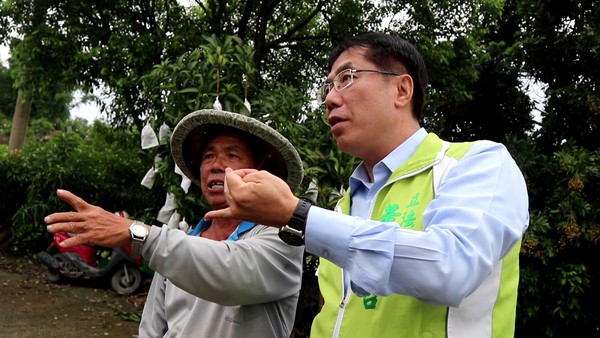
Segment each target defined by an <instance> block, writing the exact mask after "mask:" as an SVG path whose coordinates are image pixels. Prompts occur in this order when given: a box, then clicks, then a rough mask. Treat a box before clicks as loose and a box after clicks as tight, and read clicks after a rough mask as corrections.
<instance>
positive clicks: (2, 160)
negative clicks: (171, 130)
mask: <svg viewBox="0 0 600 338" xmlns="http://www.w3.org/2000/svg"><path fill="white" fill-rule="evenodd" d="M64 129H65V130H70V131H68V132H61V131H57V132H52V133H50V134H43V135H46V136H45V137H44V138H42V139H35V138H33V137H31V138H30V142H28V143H27V145H26V148H25V149H24V151H23V152H22V153H9V152H8V151H7V148H5V147H2V148H0V182H1V183H0V189H2V191H3V196H4V198H2V199H1V203H0V224H2V225H4V224H11V228H12V236H11V241H10V243H9V246H8V249H9V250H11V251H14V252H20V253H22V254H26V255H33V254H35V253H37V252H39V251H40V250H42V249H44V248H45V247H46V246H47V245H48V243H49V242H50V239H51V237H49V235H48V234H47V233H46V232H45V231H44V228H45V226H44V224H45V223H44V217H45V216H46V215H48V214H50V213H52V212H57V211H70V210H72V209H71V207H70V206H69V205H67V204H65V203H64V202H62V201H60V200H59V199H58V197H56V194H55V192H56V189H67V190H70V191H72V192H73V193H75V194H77V195H79V196H81V197H82V198H84V199H86V200H87V201H89V202H90V203H93V204H98V205H102V206H103V207H104V208H105V209H106V210H111V211H121V210H125V211H128V212H130V213H131V214H132V217H138V218H140V219H142V220H146V221H148V222H149V223H151V222H152V221H153V220H154V214H155V212H156V210H157V208H158V207H160V206H159V205H158V204H159V203H160V202H159V199H158V198H157V197H158V196H157V195H156V194H157V193H158V192H160V189H158V190H156V191H149V190H148V189H146V188H144V187H142V186H141V185H140V184H139V182H140V179H141V177H143V175H144V173H145V171H146V170H147V167H149V166H150V165H151V163H148V164H144V162H143V161H141V160H140V159H141V158H140V156H139V155H140V154H139V138H138V136H137V135H136V133H135V132H125V131H123V132H115V131H114V130H113V129H112V128H111V127H109V126H108V125H106V124H103V123H101V122H99V121H98V122H96V123H95V124H94V125H93V126H91V127H90V126H87V125H86V124H85V123H83V122H82V121H73V122H70V123H68V124H67V125H65V126H64ZM161 195H163V196H161V197H163V198H164V190H162V194H161ZM146 210H148V211H149V212H152V214H148V213H147V212H146Z"/></svg>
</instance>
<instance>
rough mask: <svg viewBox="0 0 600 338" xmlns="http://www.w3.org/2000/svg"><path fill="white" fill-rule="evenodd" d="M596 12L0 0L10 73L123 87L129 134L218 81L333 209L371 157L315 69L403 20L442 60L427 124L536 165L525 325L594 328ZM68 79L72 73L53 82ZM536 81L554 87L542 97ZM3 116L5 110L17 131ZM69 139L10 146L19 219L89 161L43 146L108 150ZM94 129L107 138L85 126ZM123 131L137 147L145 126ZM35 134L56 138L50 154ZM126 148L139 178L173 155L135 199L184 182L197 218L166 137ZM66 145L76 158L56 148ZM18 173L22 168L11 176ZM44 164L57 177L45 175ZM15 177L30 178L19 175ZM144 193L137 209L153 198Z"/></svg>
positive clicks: (189, 209) (185, 206) (525, 268)
mask: <svg viewBox="0 0 600 338" xmlns="http://www.w3.org/2000/svg"><path fill="white" fill-rule="evenodd" d="M598 17H600V6H599V4H598V2H597V1H594V0H585V1H577V2H575V1H566V2H564V1H563V2H560V1H556V0H506V1H501V0H477V1H463V0H461V1H435V2H432V1H427V0H411V1H403V2H398V1H387V0H382V1H355V0H336V1H329V2H322V1H318V0H306V1H301V2H278V1H268V0H261V1H246V2H242V1H197V2H195V3H194V4H193V5H192V6H189V7H184V6H182V5H180V4H179V3H178V2H177V1H175V0H156V1H152V2H147V1H142V0H139V1H125V0H119V1H96V2H94V3H93V4H87V3H81V2H76V1H71V0H67V1H64V0H63V1H53V0H44V1H37V0H36V1H29V2H24V1H16V0H9V1H4V2H3V3H2V5H0V40H2V41H5V42H10V45H11V54H12V59H11V74H12V78H13V79H15V80H14V81H15V84H17V87H18V88H19V89H28V88H29V89H31V93H32V95H34V96H36V95H37V97H42V95H43V94H44V93H49V92H50V91H49V89H52V88H58V89H62V91H65V90H64V89H65V88H66V89H69V88H76V87H82V88H84V89H90V88H92V87H94V86H98V85H102V86H103V88H105V89H106V90H107V91H108V92H109V93H110V94H111V97H112V100H110V101H108V102H105V106H104V108H105V110H104V112H105V114H106V115H107V116H108V117H109V118H110V122H111V124H112V125H113V126H115V127H117V128H125V129H126V130H129V132H130V134H127V133H126V134H127V135H130V137H131V138H132V139H135V136H134V135H135V132H136V130H139V129H140V128H141V127H142V126H143V125H144V124H146V123H149V124H151V125H152V126H153V127H154V128H155V129H156V130H157V129H158V128H159V127H160V125H161V124H163V123H166V124H168V125H170V126H171V127H173V126H174V124H175V123H176V121H177V120H178V119H180V118H181V117H182V116H183V115H185V114H186V113H188V112H190V111H193V110H195V109H199V108H209V107H212V105H213V103H214V101H215V100H216V99H217V97H218V98H219V100H220V102H221V103H222V104H223V108H224V109H228V110H232V111H237V112H241V113H244V114H249V115H252V116H254V117H257V118H259V119H261V120H263V121H265V122H266V123H268V124H270V125H271V126H273V127H274V128H276V129H277V130H279V131H280V132H281V133H282V134H283V135H285V136H287V137H288V138H289V139H290V140H291V141H292V142H293V143H294V144H295V145H296V146H297V148H298V151H299V152H300V154H301V156H302V158H303V161H304V165H305V169H306V174H307V175H306V176H307V178H306V180H305V182H304V184H303V186H302V189H301V190H300V191H298V194H305V195H310V196H313V197H314V195H312V192H313V191H312V190H311V189H309V188H313V187H316V189H317V192H318V194H317V202H318V203H319V204H320V205H322V206H325V207H332V206H333V204H334V203H335V201H336V200H337V198H338V197H339V193H340V190H343V188H344V186H345V185H346V181H347V178H348V176H349V175H350V173H351V171H352V169H353V167H354V166H355V165H356V164H357V162H356V160H355V159H352V158H350V157H349V156H347V155H345V154H342V153H340V152H339V151H338V150H337V148H336V147H335V144H334V142H333V140H332V138H331V137H330V136H329V131H328V128H327V125H326V124H325V123H324V122H323V119H322V116H321V113H322V111H321V109H320V108H319V107H315V105H314V103H313V102H312V97H311V94H312V91H313V90H314V88H315V84H316V83H318V82H320V81H322V80H323V78H324V75H325V74H324V73H325V68H324V67H325V64H326V63H325V60H326V55H327V52H328V51H329V49H330V48H331V46H332V45H333V44H335V42H336V41H338V39H340V38H341V37H344V36H347V35H351V34H355V33H359V32H364V31H366V30H384V31H388V32H392V33H396V34H400V35H402V36H404V37H406V38H407V39H408V40H410V41H412V42H414V43H415V44H416V45H417V47H418V48H419V49H420V50H421V51H422V53H423V55H424V57H425V59H426V62H427V64H428V68H429V69H428V70H429V76H430V87H429V96H428V100H427V116H426V118H425V120H424V121H423V122H424V125H425V126H426V128H427V129H428V130H430V131H434V132H436V133H438V134H439V135H440V136H442V137H444V138H446V139H449V140H473V139H480V138H486V139H491V140H494V141H499V142H504V143H505V144H506V145H507V146H508V147H509V149H510V150H511V152H512V153H513V155H514V156H515V158H516V160H517V163H518V164H519V166H520V167H521V168H522V170H523V172H524V173H525V176H526V179H527V184H528V187H529V194H530V214H531V223H530V227H529V229H528V231H527V232H526V234H525V237H524V239H523V245H522V252H521V267H522V268H521V284H520V295H519V302H518V319H517V332H516V336H517V337H529V336H547V337H561V336H566V335H569V336H571V335H573V336H585V337H597V336H599V335H600V331H599V327H600V325H599V324H598V323H599V322H600V311H599V310H598V308H597V307H596V306H595V305H596V302H597V300H598V299H599V298H598V291H596V290H597V289H598V287H597V286H598V283H599V282H600V275H599V274H600V269H599V267H598V263H597V262H596V260H595V257H596V256H597V255H598V249H599V245H600V244H599V233H600V226H599V224H598V223H599V218H600V215H599V211H598V210H600V196H599V194H600V189H599V188H600V187H598V182H599V180H598V176H599V170H600V166H599V163H598V156H599V153H598V148H599V145H600V144H599V142H600V141H598V138H597V135H598V127H599V122H600V95H599V94H598V87H599V85H600V68H598V67H596V65H597V64H598V62H599V61H600V49H599V48H598V46H600V21H599V20H597V18H598ZM49 64H51V65H52V67H48V65H49ZM3 74H4V73H2V72H0V75H1V76H3V77H6V76H5V75H3ZM55 83H60V86H54V87H53V86H52V84H55ZM0 84H1V83H0ZM20 84H23V86H22V87H21V86H20ZM25 84H26V86H25ZM0 88H2V87H0ZM34 89H35V90H34ZM0 90H2V89H0ZM3 91H4V90H3ZM59 92H60V91H59ZM532 92H539V93H541V95H542V99H536V98H535V97H532V95H531V93H532ZM13 95H14V93H13ZM245 99H247V100H248V101H249V102H250V104H251V109H250V110H248V109H247V108H246V106H245V105H244V100H245ZM13 101H14V99H13ZM5 102H6V103H5ZM34 102H35V100H34ZM0 103H1V104H2V107H3V106H4V105H5V104H7V103H8V104H10V99H6V100H5V96H3V95H2V93H0ZM2 109H4V108H2ZM53 123H54V122H53ZM4 124H5V122H3V120H2V119H1V118H0V125H1V126H2V128H3V129H5V128H6V127H5V126H4ZM38 124H40V126H39V127H36V128H37V129H43V130H46V129H44V128H43V127H44V126H47V124H45V123H38ZM132 125H134V126H135V127H130V126H132ZM30 127H31V126H30ZM94 128H95V126H94ZM69 137H73V136H61V138H65V140H63V141H62V142H65V143H62V145H63V146H65V147H66V148H65V149H62V148H60V150H61V151H62V152H64V153H65V154H63V155H60V153H59V154H57V155H53V154H51V152H52V151H57V148H56V147H52V146H50V144H51V143H53V142H58V141H57V140H55V139H56V137H53V138H51V139H49V140H48V141H43V142H42V143H41V145H32V144H31V143H30V144H29V146H28V147H29V148H27V149H25V150H24V152H23V155H22V157H21V159H22V160H16V159H15V158H13V157H10V156H4V157H3V158H2V163H1V165H3V167H2V168H1V169H2V170H1V171H0V175H2V180H0V182H2V183H3V184H9V186H8V187H7V189H8V190H6V191H11V192H12V193H13V194H15V198H14V199H13V198H11V199H10V201H2V203H3V204H2V205H3V206H4V205H6V207H5V209H6V210H10V212H7V213H6V214H3V216H4V217H6V218H9V219H10V220H11V221H12V222H13V226H14V227H18V226H21V224H23V223H27V222H29V224H36V223H37V222H39V217H41V213H43V212H45V211H44V210H42V208H48V209H47V210H50V209H53V208H58V207H59V206H58V205H56V204H53V205H50V204H49V203H55V202H57V201H53V200H52V197H51V196H52V190H53V189H55V188H56V187H57V186H56V185H57V184H58V183H56V182H55V181H56V180H57V179H59V178H61V177H63V178H64V177H67V176H64V175H66V174H65V173H69V175H76V174H78V173H77V172H76V171H75V170H73V169H65V168H63V169H60V168H61V166H60V165H53V166H52V167H50V166H48V165H46V166H45V167H44V171H46V170H47V171H48V175H46V176H44V175H41V174H38V175H37V176H36V175H35V174H34V173H32V172H31V170H33V169H32V165H33V163H36V164H37V165H39V163H40V162H35V161H34V160H33V159H30V158H29V156H33V155H30V153H32V154H35V156H37V157H40V158H41V157H48V159H47V160H45V161H46V163H52V164H57V163H59V162H60V163H63V166H66V167H67V168H68V166H69V164H68V163H67V162H72V161H75V159H73V158H70V157H69V156H81V157H83V156H87V155H89V154H88V152H91V153H93V152H92V151H91V150H90V151H88V150H89V149H88V148H85V149H86V151H83V152H82V153H80V154H79V155H76V154H77V153H73V154H70V153H69V151H67V148H69V149H70V148H73V149H76V148H77V146H76V144H79V141H77V142H75V141H73V140H71V141H69ZM67 141H69V142H71V143H69V142H67ZM130 141H131V140H130ZM80 142H81V143H82V144H88V142H92V141H90V140H87V139H86V138H85V137H81V139H80ZM120 143H121V147H123V145H128V144H133V141H131V142H120ZM37 147H39V149H42V148H43V149H44V150H45V151H48V152H50V153H49V154H46V155H42V152H43V151H42V150H36V149H38V148H37ZM119 148H120V147H119V146H116V145H114V147H113V146H110V147H106V149H107V151H106V152H114V153H115V154H118V155H119V156H126V161H131V162H136V161H137V162H139V163H144V164H142V165H139V168H138V169H139V170H140V172H139V173H138V174H137V179H136V180H139V179H140V178H141V176H143V173H144V172H145V170H146V169H147V168H148V166H149V165H150V164H151V163H152V162H153V159H154V157H155V156H156V155H160V156H161V157H162V158H163V161H162V162H160V164H158V166H159V169H160V170H159V177H158V180H159V184H158V185H157V188H155V189H156V190H152V191H151V192H149V191H145V190H143V189H142V190H143V192H142V193H141V194H139V195H137V196H136V195H135V194H136V193H138V191H132V190H133V189H137V188H138V186H137V183H135V184H134V185H132V186H130V187H127V189H132V190H121V193H122V194H123V196H125V195H127V196H130V197H131V198H132V199H131V200H128V201H129V202H128V203H130V205H133V204H135V203H134V202H133V199H137V200H138V201H143V202H145V205H146V207H147V208H148V209H152V206H156V205H157V204H158V205H160V204H162V203H163V201H164V192H165V191H171V192H173V193H174V194H176V195H177V199H178V202H179V203H180V208H181V210H182V212H183V213H184V216H185V217H186V218H187V219H188V220H196V219H198V218H199V217H200V215H201V214H202V212H203V210H202V205H203V204H202V200H201V198H200V196H199V194H198V191H197V190H195V189H194V187H192V188H191V189H190V192H189V193H188V194H185V193H184V192H183V191H182V189H181V188H180V187H179V183H180V177H179V176H178V175H176V174H174V173H173V163H172V160H171V159H170V156H169V149H168V146H161V147H158V148H155V149H152V150H148V151H142V152H140V151H139V146H137V145H136V146H133V145H132V146H131V148H128V149H130V150H129V151H130V153H126V154H125V153H119ZM125 148H127V147H125ZM134 149H137V150H134ZM67 153H69V154H67ZM84 153H85V154H84ZM133 154H135V155H133ZM67 155H68V156H67ZM54 156H56V157H58V158H60V159H63V160H66V161H63V162H61V161H59V160H54V161H53V160H51V158H53V157H54ZM90 156H92V155H90ZM94 156H100V155H99V154H96V155H94ZM103 156H104V155H103ZM106 156H108V155H106ZM67 159H68V160H67ZM97 160H98V161H97V162H96V161H91V160H85V159H82V160H81V161H82V162H80V164H79V165H80V166H81V165H84V164H91V163H92V162H93V163H97V164H98V165H99V164H100V163H102V164H103V165H105V166H106V167H107V168H114V167H111V166H110V165H109V163H113V162H112V161H110V160H108V159H107V160H106V161H104V162H103V160H102V158H98V159H97ZM128 164H129V165H128V167H132V168H133V167H136V165H135V163H128ZM55 167H56V168H55ZM36 168H38V167H36ZM121 168H122V167H121ZM38 170H39V169H38ZM114 170H122V169H117V168H115V169H114ZM22 171H23V172H22ZM85 171H90V175H92V174H91V173H92V172H94V170H91V169H86V170H85ZM9 173H10V175H11V176H10V177H9V179H10V181H4V180H3V178H4V176H6V175H8V174H9ZM79 174H80V173H79ZM119 175H120V174H119ZM119 175H114V174H113V176H119ZM40 176H41V177H40ZM131 176H134V175H133V173H131ZM34 177H35V179H36V180H42V182H32V181H31V180H32V179H33V178H34ZM123 177H128V175H124V176H123ZM46 178H47V180H45V181H44V179H46ZM113 179H114V181H112V180H113ZM91 180H97V181H94V182H93V183H92V182H91ZM102 180H106V185H108V186H110V185H111V184H112V187H113V189H117V188H115V186H116V185H118V184H117V183H110V182H116V181H117V180H118V177H106V178H102V179H100V177H99V176H89V177H86V182H87V183H88V184H90V186H92V187H93V189H90V190H88V191H86V193H85V194H84V195H86V197H87V194H89V196H90V198H92V202H96V203H99V204H101V205H102V206H104V207H106V208H108V209H110V208H111V207H113V204H110V203H111V201H109V200H108V199H94V194H93V193H92V191H107V192H108V190H106V187H104V185H105V183H101V182H102ZM136 180H134V182H137V181H136ZM13 181H16V182H17V186H14V187H13V186H11V185H10V184H13ZM66 181H68V180H65V179H63V182H62V183H63V184H66V183H65V182H66ZM4 182H10V183H4ZM18 182H27V183H28V184H33V185H34V187H40V189H41V187H45V188H44V189H49V190H48V191H46V192H41V191H38V192H31V196H38V197H39V198H40V199H41V200H42V201H43V202H41V204H40V206H39V208H40V210H42V211H41V212H37V211H36V210H37V209H36V207H35V206H31V205H29V206H23V207H24V208H27V209H26V210H28V211H29V213H25V212H22V213H18V214H17V213H16V212H15V211H16V210H17V206H19V205H21V204H22V203H25V204H32V203H38V202H37V200H34V199H30V200H26V198H28V196H29V195H30V194H29V193H27V194H25V193H23V191H26V190H25V189H26V186H25V185H24V184H22V185H20V183H18ZM121 182H122V181H121ZM59 183H60V182H59ZM81 183H83V182H81ZM76 186H78V185H76ZM123 186H124V185H123V184H122V183H121V188H119V189H124V188H123ZM63 187H64V186H63ZM159 187H160V188H159ZM79 188H81V186H79ZM11 189H12V190H11ZM82 189H84V188H82ZM102 189H104V190H102ZM161 189H162V191H161ZM158 191H160V192H158ZM111 192H112V193H114V191H113V190H111ZM145 194H150V195H154V196H156V199H155V200H152V199H150V198H151V197H145V196H146V195H145ZM23 196H24V197H23ZM98 196H100V194H99V195H98ZM109 196H110V195H109ZM145 198H149V199H147V200H146V199H145ZM44 203H46V204H44ZM141 204H144V203H140V204H139V208H141V209H138V210H139V213H141V214H144V211H143V210H144V209H143V208H142V207H141ZM198 206H200V207H198ZM62 207H64V205H63V206H62ZM115 207H117V206H115ZM155 209H156V208H154V210H155ZM26 214H27V215H29V216H27V217H30V218H29V221H27V222H26V221H25V219H26V218H27V217H26V216H25V215H26ZM147 215H152V213H151V212H148V213H147ZM149 217H151V216H149ZM17 220H21V221H22V223H16V222H17ZM15 224H18V226H15ZM39 231H42V229H41V228H40V230H39ZM15 233H17V235H18V236H23V235H22V234H26V233H27V234H29V232H27V231H21V230H16V231H15ZM23 243H24V242H23ZM311 262H312V261H311ZM310 266H311V267H312V266H314V265H310ZM305 275H306V276H310V274H305ZM310 282H314V281H313V280H311V281H310ZM305 285H309V286H314V284H310V283H309V284H305ZM311 290H312V291H314V289H311ZM303 299H304V298H303ZM303 303H304V304H305V305H306V306H305V307H302V308H301V309H300V312H302V311H304V310H306V309H308V314H305V315H304V316H303V318H307V317H310V315H311V314H312V313H314V312H311V311H313V310H314V306H315V304H314V297H312V298H311V297H308V299H306V300H304V301H303ZM302 324H303V328H302V329H298V330H297V332H296V336H297V337H299V336H302V335H303V334H305V333H306V332H307V326H308V325H307V324H308V322H307V321H306V320H305V321H304V322H303V323H302ZM301 326H302V325H299V326H298V327H301Z"/></svg>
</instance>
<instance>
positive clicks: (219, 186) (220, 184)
mask: <svg viewBox="0 0 600 338" xmlns="http://www.w3.org/2000/svg"><path fill="white" fill-rule="evenodd" d="M224 187H225V183H224V182H223V181H212V182H209V183H208V188H209V189H223V188H224Z"/></svg>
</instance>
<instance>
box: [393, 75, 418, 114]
mask: <svg viewBox="0 0 600 338" xmlns="http://www.w3.org/2000/svg"><path fill="white" fill-rule="evenodd" d="M396 88H397V94H396V100H395V101H394V104H395V105H396V107H397V108H400V107H407V106H410V105H411V104H412V96H413V89H414V83H413V79H412V77H411V76H410V75H408V74H402V75H400V76H396Z"/></svg>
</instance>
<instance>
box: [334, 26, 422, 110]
mask: <svg viewBox="0 0 600 338" xmlns="http://www.w3.org/2000/svg"><path fill="white" fill-rule="evenodd" d="M354 47H365V48H367V54H366V57H367V59H369V61H371V62H373V63H374V64H376V65H377V66H379V67H381V70H385V71H390V72H397V71H398V70H397V69H394V68H397V66H396V64H398V63H399V64H400V65H402V66H403V67H404V68H405V71H406V73H407V74H408V75H410V76H411V77H412V79H413V83H414V91H413V115H414V116H415V118H417V120H421V119H422V118H423V108H424V106H425V91H426V88H427V84H428V81H429V78H428V76H427V68H426V66H425V61H424V60H423V56H422V55H421V53H420V52H419V51H418V50H417V48H416V47H415V46H413V45H412V44H411V43H410V42H408V41H406V40H404V39H402V38H400V37H398V36H394V35H390V34H384V33H377V32H372V33H366V34H362V35H357V36H354V37H350V38H347V39H345V40H344V41H342V42H341V43H340V44H338V45H337V46H336V47H335V48H334V49H333V50H332V51H331V53H330V54H329V61H328V67H329V71H331V69H332V67H333V64H334V63H335V61H336V60H337V59H338V58H339V57H340V55H341V54H342V53H343V52H345V51H346V50H348V49H350V48H354Z"/></svg>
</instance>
